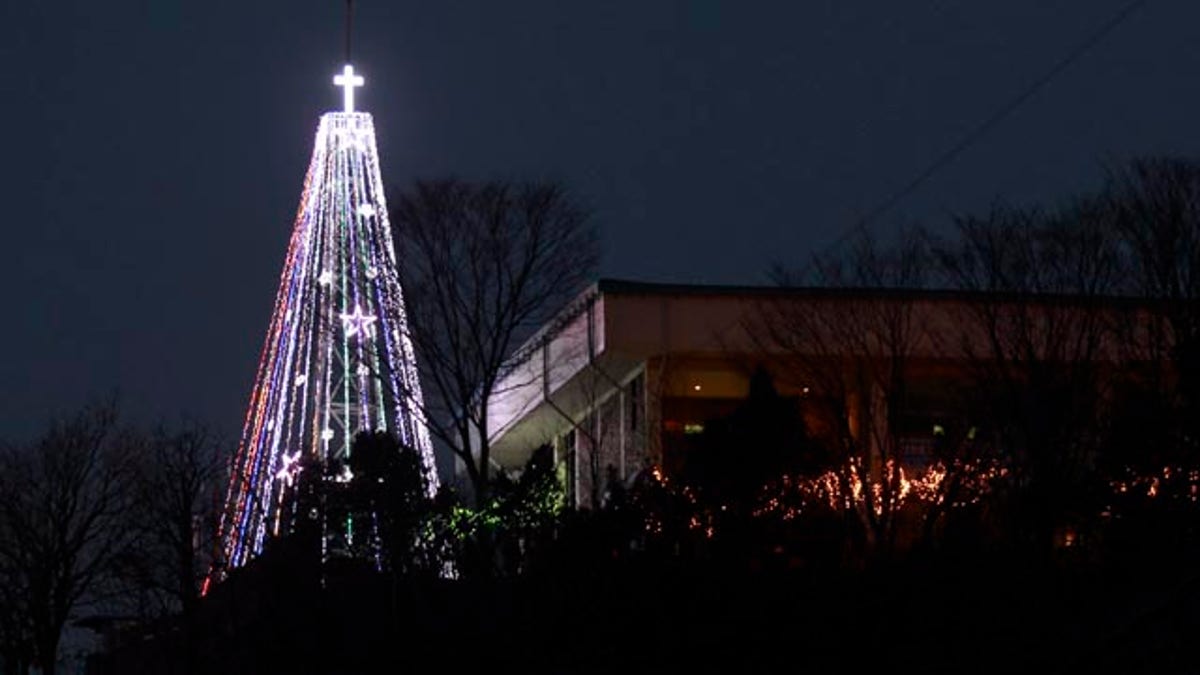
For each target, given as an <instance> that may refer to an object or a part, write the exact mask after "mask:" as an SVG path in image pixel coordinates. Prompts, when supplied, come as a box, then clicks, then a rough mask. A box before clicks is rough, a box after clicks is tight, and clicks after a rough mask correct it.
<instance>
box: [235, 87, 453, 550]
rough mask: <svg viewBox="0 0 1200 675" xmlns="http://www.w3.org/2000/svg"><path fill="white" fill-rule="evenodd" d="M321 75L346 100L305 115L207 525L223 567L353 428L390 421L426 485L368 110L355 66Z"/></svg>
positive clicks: (432, 479)
mask: <svg viewBox="0 0 1200 675" xmlns="http://www.w3.org/2000/svg"><path fill="white" fill-rule="evenodd" d="M334 84H336V85H338V86H340V87H342V88H343V89H344V91H345V110H344V112H334V113H327V114H325V115H324V116H322V117H321V123H320V126H319V127H318V129H317V139H316V144H315V147H314V149H313V155H312V162H311V163H310V164H309V167H308V176H307V178H306V179H305V182H304V193H303V196H302V197H301V199H300V209H299V212H298V213H297V215H296V224H295V229H294V230H293V232H292V239H291V244H290V246H289V247H288V252H287V258H286V260H285V262H284V266H283V274H282V275H281V278H280V284H279V292H278V295H277V296H276V300H275V310H274V313H273V315H272V317H271V324H270V329H269V330H268V332H267V338H266V343H265V345H264V346H263V351H262V357H261V359H260V361H259V365H258V374H257V376H256V378H255V382H254V390H253V393H252V394H251V396H250V407H249V410H248V411H247V414H246V421H245V426H244V427H243V431H242V436H241V441H240V444H239V446H238V450H237V455H236V456H235V457H234V462H233V465H232V467H231V469H232V474H231V481H230V486H229V491H228V495H227V498H226V503H225V510H224V513H223V516H222V520H221V529H220V541H221V545H222V546H223V548H224V551H223V553H224V560H225V564H226V565H227V566H229V567H240V566H242V565H244V564H246V562H247V561H248V560H250V559H251V558H253V557H254V556H256V555H257V554H259V553H260V552H261V551H262V548H263V545H264V542H265V541H266V540H267V538H268V537H272V536H279V535H283V534H286V533H288V532H289V531H290V530H291V528H292V527H293V526H294V525H295V522H296V518H297V517H308V514H297V513H296V497H297V495H296V488H297V486H298V482H297V479H298V474H299V472H300V471H302V467H304V466H329V465H330V462H339V461H340V462H342V466H346V464H345V463H344V460H346V459H347V458H348V455H349V453H350V450H351V443H352V441H353V440H354V437H355V436H356V435H357V434H358V433H360V432H364V431H367V432H374V431H386V432H388V433H391V434H393V435H394V436H395V437H396V438H397V439H399V441H400V443H401V444H402V445H404V446H406V447H408V448H412V449H414V450H415V451H416V452H417V453H418V454H419V456H420V458H421V464H422V467H423V470H424V472H425V474H426V475H425V478H426V485H427V489H428V490H429V491H430V493H431V494H432V492H433V491H434V490H435V489H436V487H437V476H436V473H435V470H434V461H433V452H432V447H431V444H430V440H429V434H428V431H427V429H426V426H425V423H424V417H423V415H422V409H423V408H422V400H421V388H420V384H419V382H418V379H417V370H416V365H415V360H414V356H413V349H412V345H411V343H410V342H409V339H408V327H407V320H406V318H405V311H404V299H403V295H402V293H401V289H400V283H399V281H398V278H397V272H396V254H395V250H394V248H393V244H392V234H391V227H390V225H389V224H388V210H387V204H386V203H385V201H384V190H383V183H382V179H381V177H380V171H379V156H378V152H377V150H376V147H375V129H374V124H373V122H372V119H371V116H370V115H369V114H368V113H362V112H355V111H354V90H355V88H356V87H360V86H362V85H363V78H362V77H360V76H358V75H356V74H355V72H354V68H353V67H352V66H349V65H347V66H346V67H345V70H344V71H343V72H342V74H340V75H338V76H337V77H335V78H334ZM335 479H339V478H335ZM340 479H341V480H346V479H348V477H347V476H345V475H343V476H341V477H340ZM338 527H339V528H343V529H352V528H354V527H355V525H354V524H353V523H339V524H338ZM345 536H353V535H352V533H349V532H348V533H345Z"/></svg>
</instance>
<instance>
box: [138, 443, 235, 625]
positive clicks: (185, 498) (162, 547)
mask: <svg viewBox="0 0 1200 675" xmlns="http://www.w3.org/2000/svg"><path fill="white" fill-rule="evenodd" d="M138 445H139V448H138V449H139V452H138V454H137V457H136V462H135V464H134V466H133V470H134V474H133V475H134V480H133V482H132V496H133V497H134V498H135V501H134V505H133V507H132V508H131V509H130V510H129V512H128V514H127V515H128V526H129V528H130V532H132V533H134V534H135V535H136V537H137V539H136V541H137V546H136V547H133V548H132V549H131V550H129V551H128V552H127V554H126V555H125V556H122V558H121V560H120V562H121V572H122V573H123V574H124V575H125V577H126V580H127V581H129V582H132V583H133V584H134V588H133V589H132V590H135V591H138V593H137V594H136V595H137V597H138V598H140V599H142V600H145V601H148V602H149V603H150V606H149V607H148V608H145V609H148V610H149V611H150V612H151V613H155V614H166V613H174V612H180V611H181V612H182V613H183V614H184V615H185V616H189V615H191V613H192V612H193V611H194V609H195V606H196V603H197V602H198V601H199V598H200V592H201V584H202V583H203V581H204V578H205V576H206V575H207V573H208V572H209V571H210V569H211V565H212V562H213V560H212V553H213V551H214V550H215V547H214V541H215V540H214V537H215V536H216V535H215V533H216V519H217V518H218V517H219V507H220V499H221V497H222V495H223V485H224V481H223V478H224V470H225V464H224V459H225V458H224V453H223V452H222V448H221V445H220V443H219V442H217V440H216V439H215V438H213V436H212V434H211V433H210V432H209V431H208V430H207V429H205V428H203V427H201V426H199V425H197V424H194V423H189V424H186V425H185V426H184V427H183V428H181V429H179V430H178V431H171V430H168V429H167V428H165V427H161V426H160V427H159V428H157V429H156V430H155V431H154V432H153V433H152V434H150V435H149V436H148V437H147V438H145V439H143V440H142V442H141V443H139V444H138Z"/></svg>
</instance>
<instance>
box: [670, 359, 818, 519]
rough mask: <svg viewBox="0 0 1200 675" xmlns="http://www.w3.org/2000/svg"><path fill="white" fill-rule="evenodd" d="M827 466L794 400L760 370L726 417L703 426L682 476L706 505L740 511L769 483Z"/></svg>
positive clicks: (806, 473) (752, 377)
mask: <svg viewBox="0 0 1200 675" xmlns="http://www.w3.org/2000/svg"><path fill="white" fill-rule="evenodd" d="M828 468H831V462H830V458H829V457H828V456H827V453H826V452H825V451H824V450H823V449H822V448H820V447H819V446H818V445H817V444H815V443H812V442H810V440H809V438H808V434H807V432H806V430H805V428H804V420H803V418H801V416H800V409H799V405H798V401H797V400H796V399H791V398H785V397H783V396H780V395H779V392H778V391H776V389H775V384H774V382H773V381H772V378H771V375H770V373H768V372H767V371H766V369H764V368H762V367H759V368H757V369H756V370H755V371H754V373H753V374H752V375H751V377H750V388H749V392H748V395H747V397H746V400H745V401H743V402H742V403H741V404H739V405H738V407H737V408H736V409H735V410H734V411H733V413H731V414H730V415H728V416H727V417H724V418H721V419H716V420H710V421H708V422H706V423H705V425H704V436H703V438H702V439H701V444H700V447H699V448H697V450H696V451H695V452H693V453H691V455H690V456H689V457H688V459H687V464H686V465H685V467H684V474H685V476H686V478H687V479H688V480H689V482H691V483H693V484H694V485H695V486H696V487H697V489H698V490H699V491H700V493H701V494H703V495H705V497H706V501H711V502H713V503H715V504H717V505H718V506H737V507H745V506H750V505H751V501H752V500H753V499H754V498H755V497H756V496H757V494H758V492H759V491H760V490H761V489H762V488H763V486H765V485H766V484H767V483H768V482H770V481H772V480H778V479H779V478H781V477H783V476H785V475H786V476H792V475H814V474H816V473H819V472H820V471H823V470H825V469H828Z"/></svg>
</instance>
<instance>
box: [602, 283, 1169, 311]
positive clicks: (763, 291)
mask: <svg viewBox="0 0 1200 675" xmlns="http://www.w3.org/2000/svg"><path fill="white" fill-rule="evenodd" d="M588 291H589V292H590V293H598V294H600V295H684V296H754V297H761V298H786V297H803V296H808V297H812V298H831V299H833V298H887V299H894V300H900V299H910V300H942V301H952V300H981V299H987V300H989V301H992V302H997V301H998V302H1036V303H1044V304H1066V305H1091V304H1101V305H1113V306H1126V307H1132V306H1142V307H1151V306H1154V305H1155V304H1158V303H1157V301H1154V300H1150V299H1147V298H1141V297H1136V296H1127V295H1095V296H1088V295H1073V294H1065V293H1022V292H1012V291H987V290H978V291H971V290H958V289H947V288H886V287H871V286H846V287H829V286H768V285H763V286H749V285H722V284H680V283H661V282H652V281H636V280H630V279H612V278H601V279H599V280H597V281H596V283H594V284H592V285H591V286H589V288H588Z"/></svg>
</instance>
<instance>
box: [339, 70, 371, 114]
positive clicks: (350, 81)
mask: <svg viewBox="0 0 1200 675" xmlns="http://www.w3.org/2000/svg"><path fill="white" fill-rule="evenodd" d="M363 82H364V81H363V78H362V75H355V74H354V66H352V65H350V64H346V67H345V68H343V69H342V74H341V75H335V76H334V78H333V84H334V86H338V87H341V88H342V90H343V91H344V94H343V96H344V97H345V98H344V100H345V102H346V112H354V88H355V87H361V86H363Z"/></svg>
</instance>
